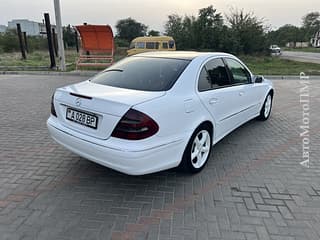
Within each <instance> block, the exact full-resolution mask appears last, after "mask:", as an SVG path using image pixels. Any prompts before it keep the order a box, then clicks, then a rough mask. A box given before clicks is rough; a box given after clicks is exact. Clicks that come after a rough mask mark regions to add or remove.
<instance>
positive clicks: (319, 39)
mask: <svg viewBox="0 0 320 240" xmlns="http://www.w3.org/2000/svg"><path fill="white" fill-rule="evenodd" d="M310 42H311V45H312V46H313V47H320V30H319V31H318V32H316V33H315V35H314V37H313V38H311V41H310Z"/></svg>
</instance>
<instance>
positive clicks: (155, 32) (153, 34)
mask: <svg viewBox="0 0 320 240" xmlns="http://www.w3.org/2000/svg"><path fill="white" fill-rule="evenodd" d="M148 36H160V32H159V31H156V30H150V31H149V32H148Z"/></svg>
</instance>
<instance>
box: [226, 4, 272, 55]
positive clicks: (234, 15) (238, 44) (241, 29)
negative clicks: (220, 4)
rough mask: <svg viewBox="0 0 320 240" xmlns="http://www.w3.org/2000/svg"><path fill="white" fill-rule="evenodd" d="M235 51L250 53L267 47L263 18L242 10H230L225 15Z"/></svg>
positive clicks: (261, 50)
mask: <svg viewBox="0 0 320 240" xmlns="http://www.w3.org/2000/svg"><path fill="white" fill-rule="evenodd" d="M227 21H228V23H229V26H230V31H231V32H230V33H231V34H232V36H233V37H232V39H233V42H234V47H233V51H235V52H236V53H244V54H252V53H256V52H263V51H265V50H266V48H267V41H266V34H265V31H264V25H263V20H262V19H258V18H257V17H256V16H255V15H254V14H253V13H246V12H244V10H243V9H242V10H237V9H235V10H231V12H230V14H229V15H227Z"/></svg>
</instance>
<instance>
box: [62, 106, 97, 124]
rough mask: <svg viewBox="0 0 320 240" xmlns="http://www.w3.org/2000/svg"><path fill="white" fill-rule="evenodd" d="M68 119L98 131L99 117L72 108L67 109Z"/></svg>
mask: <svg viewBox="0 0 320 240" xmlns="http://www.w3.org/2000/svg"><path fill="white" fill-rule="evenodd" d="M66 118H67V119H68V120H70V121H73V122H76V123H79V124H81V125H84V126H87V127H90V128H94V129H97V126H98V117H97V116H95V115H93V114H89V113H86V112H81V111H78V110H75V109H72V108H67V114H66Z"/></svg>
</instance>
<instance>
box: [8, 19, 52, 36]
mask: <svg viewBox="0 0 320 240" xmlns="http://www.w3.org/2000/svg"><path fill="white" fill-rule="evenodd" d="M17 23H20V25H21V31H22V32H26V33H27V35H28V36H40V35H41V34H45V32H46V26H45V24H44V23H38V22H34V21H30V20H28V19H14V20H12V21H9V22H8V28H9V29H16V28H17ZM51 28H55V26H54V25H51Z"/></svg>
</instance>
